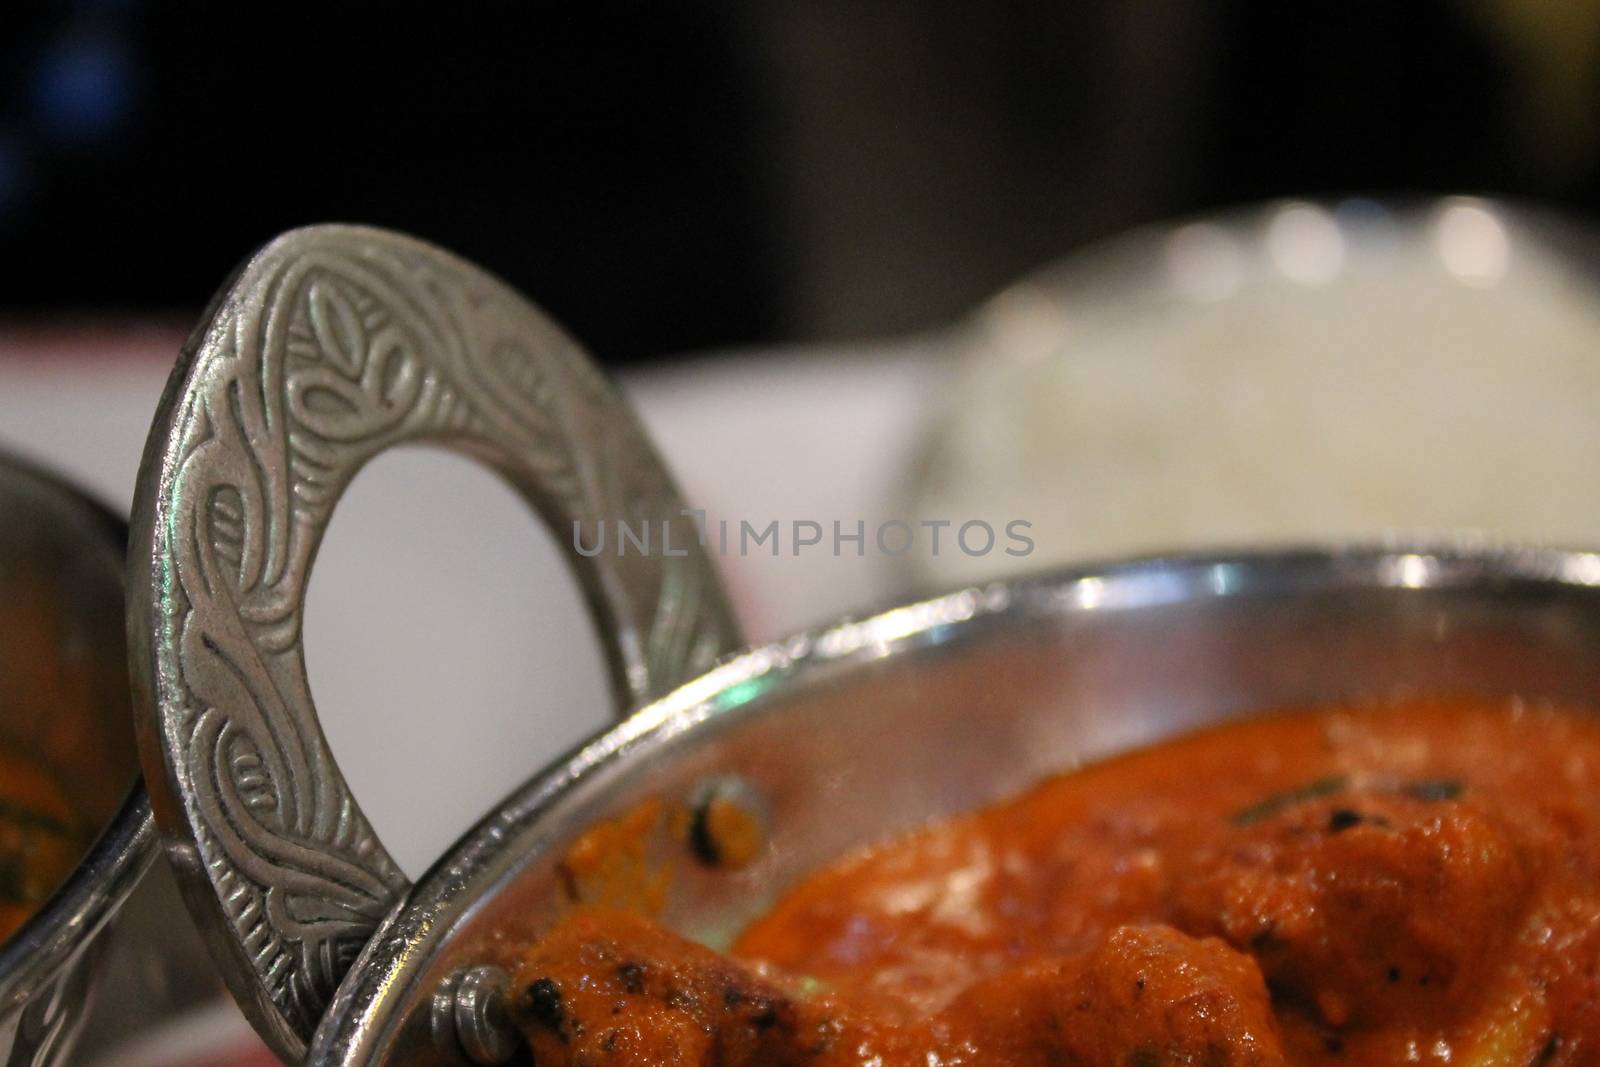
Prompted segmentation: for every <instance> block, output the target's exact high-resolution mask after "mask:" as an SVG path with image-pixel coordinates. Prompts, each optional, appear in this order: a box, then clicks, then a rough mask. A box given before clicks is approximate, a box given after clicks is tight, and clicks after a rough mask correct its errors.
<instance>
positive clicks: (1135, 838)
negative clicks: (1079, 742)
mask: <svg viewBox="0 0 1600 1067" xmlns="http://www.w3.org/2000/svg"><path fill="white" fill-rule="evenodd" d="M512 993H513V995H512V1000H511V1010H512V1013H513V1015H514V1017H515V1019H516V1021H517V1023H518V1025H519V1027H520V1028H521V1029H522V1030H523V1032H524V1033H525V1034H526V1036H527V1038H528V1041H529V1044H530V1046H531V1048H532V1050H533V1054H534V1058H535V1061H536V1062H537V1063H538V1064H540V1067H551V1065H556V1064H573V1065H578V1064H618V1065H622V1064H723V1065H743V1064H749V1065H782V1064H795V1065H800V1064H815V1065H818V1067H824V1065H826V1067H845V1065H849V1067H896V1065H908V1067H909V1065H912V1064H915V1065H917V1067H930V1065H952V1064H993V1065H1002V1067H1011V1065H1016V1067H1022V1065H1040V1067H1043V1065H1054V1064H1084V1065H1091V1064H1093V1065H1100V1064H1105V1065H1126V1067H1156V1065H1158V1064H1207V1065H1218V1067H1220V1065H1227V1064H1261V1065H1267V1064H1297V1065H1300V1064H1305V1065H1312V1064H1314V1065H1329V1064H1363V1065H1367V1064H1370V1065H1379V1064H1402V1063H1433V1064H1446V1063H1451V1064H1473V1065H1485V1067H1487V1065H1491V1064H1492V1065H1523V1064H1576V1063H1589V1062H1594V1061H1595V1059H1596V1057H1597V1055H1600V721H1597V720H1595V719H1594V718H1593V717H1592V716H1590V715H1587V714H1585V713H1582V712H1578V711H1574V710H1566V709H1562V708H1557V707H1550V706H1542V705H1541V706H1530V705H1528V704H1525V703H1523V702H1520V701H1507V700H1494V701H1491V700H1486V699H1477V698H1440V697H1431V698H1409V699H1404V700H1392V701H1383V702H1366V703H1351V704H1344V705H1340V706H1331V707H1326V708H1317V709H1310V710H1301V711H1295V712H1292V713H1290V712H1285V713H1281V714H1275V715H1270V716H1266V717H1263V718H1259V719H1255V720H1247V721H1243V722H1238V723H1234V724H1231V725H1225V726H1221V727H1216V728H1212V729H1210V730H1207V731H1204V732H1200V733H1195V734H1191V735H1189V736H1186V737H1183V738H1179V739H1177V740H1173V741H1168V742H1165V743H1162V744H1159V745H1156V746H1154V747H1150V748H1146V749H1143V750H1139V751H1136V752H1134V753H1132V754H1128V755H1124V756H1121V757H1118V758H1115V759H1111V760H1108V761H1105V762H1101V763H1098V764H1094V765H1091V766H1089V767H1087V768H1084V769H1081V770H1077V771H1075V772H1073V773H1068V774H1064V775H1061V776H1059V777H1056V778H1052V779H1049V780H1047V781H1044V782H1042V783H1040V784H1038V785H1037V786H1035V787H1033V788H1032V789H1030V790H1028V791H1027V792H1025V793H1023V794H1022V795H1020V796H1018V797H1015V798H1013V799H1010V800H1007V801H1004V802H1001V803H999V804H996V805H993V806H990V807H987V808H985V809H982V810H979V811H976V812H973V813H971V814H967V815H963V816H957V817H955V818H951V819H947V820H943V821H939V822H936V823H934V824H932V825H929V826H927V827H925V828H923V829H920V830H917V831H914V832H912V833H910V834H907V835H903V836H900V837H898V838H895V839H891V840H888V841H886V842H883V843H879V844H876V845H873V846H870V847H868V848H866V849H864V850H861V851H858V852H856V853H855V854H853V855H849V856H847V857H845V858H843V859H841V860H839V861H837V862H834V863H832V864H831V865H828V866H826V867H825V868H823V869H820V870H818V871H816V872H814V873H813V874H811V875H810V876H808V877H806V878H804V879H803V880H801V881H800V882H799V883H798V884H796V885H794V886H793V887H792V888H791V889H790V890H789V891H788V892H787V893H786V894H785V895H784V896H782V897H781V899H780V900H779V901H778V903H777V904H776V906H775V907H773V908H772V909H770V911H768V912H767V913H766V914H765V915H764V916H762V917H760V918H759V919H757V920H756V921H755V922H753V923H752V924H750V925H749V926H747V927H746V928H745V929H744V931H743V932H742V933H741V934H740V935H739V936H738V938H737V939H736V940H735V941H734V943H733V945H732V946H731V951H730V952H728V953H727V954H721V953H717V952H714V951H713V950H711V949H709V948H705V947H703V946H701V945H699V944H697V943H694V942H692V941H690V940H687V939H684V938H682V937H680V936H678V935H676V934H673V933H671V932H669V931H668V930H667V929H666V928H665V927H664V926H659V925H657V924H656V923H654V922H652V921H651V920H649V919H647V918H643V917H641V916H640V915H639V914H638V913H637V912H636V911H628V910H618V909H605V908H600V907H594V906H586V905H582V904H579V905H577V906H575V907H574V908H573V909H572V910H571V911H570V912H569V913H568V914H567V915H566V917H565V918H564V919H563V920H562V921H561V922H560V923H559V924H558V925H556V926H555V927H554V928H553V929H552V930H551V932H550V933H549V934H548V935H547V936H546V937H545V938H544V939H543V940H542V941H541V942H539V943H538V944H537V945H535V946H534V947H533V948H532V949H531V950H530V951H529V952H528V953H527V954H526V957H525V959H524V960H523V962H522V965H521V967H520V969H519V970H518V972H517V973H516V975H515V976H514V980H513V984H512Z"/></svg>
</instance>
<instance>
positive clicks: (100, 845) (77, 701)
mask: <svg viewBox="0 0 1600 1067" xmlns="http://www.w3.org/2000/svg"><path fill="white" fill-rule="evenodd" d="M125 537H126V533H125V530H124V526H123V523H122V522H121V521H120V520H118V519H116V518H115V517H113V516H112V515H111V514H110V513H108V512H106V511H104V510H103V509H101V508H100V507H99V506H98V505H96V504H94V503H92V502H90V501H88V500H87V499H85V498H84V497H82V496H81V495H79V494H78V493H77V492H76V491H74V490H72V489H70V488H68V487H67V486H65V485H63V484H61V483H60V482H57V481H55V480H53V479H51V478H48V477H46V476H44V475H42V474H39V473H37V472H35V471H33V470H31V469H29V468H27V467H24V466H22V465H20V464H17V463H14V462H11V461H7V460H5V459H3V458H0V744H4V746H5V747H6V748H7V749H8V750H9V751H13V752H16V753H18V754H19V755H20V754H24V753H25V754H27V755H28V756H29V757H32V758H37V759H38V760H40V761H41V763H42V764H43V765H45V766H47V767H48V769H49V770H50V771H51V772H53V773H54V774H56V775H57V776H59V777H60V778H61V779H62V781H63V785H64V786H65V787H66V791H67V793H68V796H69V799H70V801H71V803H72V804H74V805H75V806H76V808H77V811H76V814H77V816H78V817H79V818H80V819H81V820H82V822H83V823H84V824H85V825H90V826H99V827H103V828H104V829H103V830H102V832H101V833H100V835H99V837H98V838H97V839H96V840H95V841H94V843H93V844H92V845H91V846H89V849H88V851H87V853H86V854H85V855H84V856H83V858H82V859H81V860H80V861H79V864H78V866H77V868H76V869H75V870H74V871H73V872H72V873H71V874H70V875H68V876H67V878H66V880H65V881H64V882H63V883H62V884H61V886H60V887H59V888H57V890H56V891H55V892H54V894H53V895H52V896H50V897H49V899H47V900H46V901H45V902H44V903H43V904H42V905H41V906H40V907H39V908H38V910H37V911H35V912H34V913H33V915H32V916H31V917H30V918H29V919H28V920H27V921H26V922H25V923H24V924H23V925H22V926H21V927H20V928H19V929H18V930H17V931H16V932H15V933H14V934H13V935H12V936H11V937H10V938H8V939H7V940H6V941H5V942H4V943H3V944H0V1061H3V1062H4V1063H6V1064H8V1065H19V1067H20V1065H26V1067H44V1065H46V1064H60V1063H65V1062H66V1061H67V1059H68V1057H69V1056H70V1055H71V1052H72V1048H73V1044H74V1041H75V1040H76V1038H77V1036H78V1032H79V1028H80V1027H81V1025H82V1024H83V1022H84V1019H85V1016H86V1012H87V1005H88V1003H89V1000H90V993H91V987H92V986H93V985H94V984H95V982H96V980H97V978H98V972H99V970H100V965H101V963H102V960H103V958H104V956H105V952H106V947H107V943H108V937H107V936H106V935H105V931H106V927H107V925H108V923H110V921H111V920H112V918H113V916H115V915H116V913H117V911H118V909H119V908H121V906H122V905H123V903H124V901H125V900H126V899H127V897H128V895H129V893H130V892H131V891H132V890H133V888H134V886H135V884H136V883H138V881H139V879H140V877H141V876H142V875H143V873H144V871H145V869H146V868H147V867H148V866H149V863H150V861H151V859H152V858H153V857H154V856H155V829H154V826H153V825H152V823H151V821H150V806H149V803H148V801H147V800H146V799H145V796H144V790H143V789H142V788H138V787H136V786H135V787H134V788H133V789H132V791H131V792H130V786H134V783H135V782H136V780H137V776H138V763H137V760H136V759H135V756H134V750H133V735H132V731H130V730H129V728H128V717H129V714H130V712H129V708H128V684H127V675H126V667H125V664H124V661H125V654H124V651H123V630H122V626H121V616H122V568H123V545H124V541H125ZM41 659H43V660H47V661H48V662H47V663H45V664H41V663H40V660H41ZM40 674H47V675H49V676H50V677H51V678H53V679H54V680H55V681H56V682H57V683H59V684H58V685H56V686H55V687H53V688H52V689H51V690H50V691H48V692H41V691H39V690H38V688H37V686H36V683H34V682H33V681H32V679H36V678H38V677H39V675H40Z"/></svg>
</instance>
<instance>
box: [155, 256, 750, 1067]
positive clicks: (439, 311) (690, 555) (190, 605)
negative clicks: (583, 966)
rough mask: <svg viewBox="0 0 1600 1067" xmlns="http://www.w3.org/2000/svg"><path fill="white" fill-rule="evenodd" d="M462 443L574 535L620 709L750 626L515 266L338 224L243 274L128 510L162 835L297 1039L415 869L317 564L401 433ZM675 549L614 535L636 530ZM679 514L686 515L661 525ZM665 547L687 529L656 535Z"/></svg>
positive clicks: (206, 920) (272, 1024)
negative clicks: (313, 653) (336, 743)
mask: <svg viewBox="0 0 1600 1067" xmlns="http://www.w3.org/2000/svg"><path fill="white" fill-rule="evenodd" d="M416 441H431V442H435V443H438V444H441V445H444V446H447V447H450V448H455V449H459V450H462V451H466V452H468V453H470V454H472V455H474V456H477V457H479V458H480V459H482V460H484V461H485V462H487V463H488V464H490V465H491V466H492V467H493V468H495V469H496V470H497V471H499V472H500V473H501V474H502V475H503V476H504V477H505V478H506V479H507V480H508V481H509V482H510V483H511V484H512V486H514V487H515V488H516V489H517V490H518V491H520V492H521V494H522V495H523V496H524V497H525V498H526V499H527V500H528V502H529V503H530V504H531V505H533V506H534V507H535V508H536V509H537V510H538V511H539V512H540V513H541V514H542V515H543V516H545V518H546V519H547V521H549V522H551V523H553V524H554V525H555V527H556V529H557V530H558V531H559V532H560V537H559V539H561V540H565V537H566V534H567V532H568V531H570V530H571V529H572V524H574V523H580V524H583V527H584V529H585V530H587V531H589V533H588V534H586V538H587V542H586V543H587V544H590V545H592V544H593V543H594V537H595V536H596V535H597V532H598V529H599V528H601V527H600V524H605V526H607V527H610V528H611V529H612V530H613V533H612V538H613V543H612V547H611V548H610V549H608V550H607V551H605V552H602V553H599V554H595V555H589V554H588V553H587V551H585V552H584V553H578V552H573V553H572V561H573V563H574V565H575V566H576V567H577V569H578V571H579V574H580V576H581V579H582V581H583V584H584V587H585V590H586V592H587V594H588V598H589V600H590V602H591V605H592V607H593V609H594V610H595V612H596V613H597V614H598V616H599V619H600V622H601V630H602V633H603V635H604V637H605V640H606V642H607V651H608V654H609V657H610V660H611V665H612V667H613V670H614V672H615V676H616V678H617V680H618V689H619V692H620V695H621V697H622V699H621V703H622V704H624V705H628V706H632V705H635V704H637V703H640V702H643V701H645V700H647V699H648V698H651V697H653V696H656V695H659V694H661V693H663V692H665V691H667V690H668V689H670V688H672V687H673V686H675V685H676V684H677V683H679V682H681V681H683V680H685V679H686V678H689V677H692V676H693V675H695V674H698V673H699V672H701V671H702V670H703V669H705V667H707V666H708V665H709V664H710V662H711V661H712V660H713V659H714V658H715V657H716V656H717V655H718V654H719V653H721V652H723V651H725V650H727V649H729V648H731V647H734V646H735V645H737V644H738V643H739V641H738V636H737V629H736V627H735V624H734V622H733V619H732V615H731V613H730V612H729V611H728V609H727V607H726V605H725V602H724V600H723V597H722V593H721V590H720V587H719V585H718V582H717V578H716V575H715V572H714V570H713V568H712V566H711V564H710V562H709V560H708V559H707V557H706V555H705V553H704V552H703V550H702V548H701V546H700V543H699V541H698V540H697V537H696V530H695V527H694V525H693V523H692V522H691V521H690V519H689V518H688V516H687V515H686V513H685V511H684V508H683V505H682V504H681V502H680V500H679V498H678V494H677V491H676V489H675V488H674V486H673V484H672V481H671V479H670V477H669V475H668V474H667V472H666V470H665V468H664V467H663V466H662V464H661V462H660V460H659V459H658V458H657V456H656V455H655V453H654V451H653V450H652V449H651V447H650V446H649V444H648V443H647V441H646V440H645V438H644V435H643V432H642V431H641V429H640V427H639V425H638V424H637V422H636V421H635V420H634V418H633V417H632V415H631V414H630V412H629V411H628V409H627V407H626V405H625V404H624V403H623V401H622V400H621V399H620V398H619V397H618V395H617V394H616V393H615V392H614V391H613V390H612V389H611V388H610V386H609V385H608V384H607V383H606V381H605V380H604V379H603V378H602V377H601V375H600V374H599V373H598V372H597V371H596V369H595V368H594V367H593V366H592V365H591V364H590V362H589V360H588V359H587V358H586V356H585V355H584V353H583V352H582V351H581V350H580V349H579V348H578V346H577V345H576V344H575V343H574V342H573V341H571V340H570V339H569V338H568V337H566V335H565V334H563V333H562V332H561V331H560V330H559V329H558V328H557V327H556V326H555V325H554V324H553V323H552V322H551V321H550V320H549V319H548V318H546V317H545V316H544V315H543V314H541V313H540V312H539V311H537V310H535V309H534V308H533V307H532V306H530V305H529V304H528V303H527V302H526V301H525V300H523V299H522V298H521V297H520V296H518V295H517V294H516V293H515V292H513V291H512V290H511V289H510V288H508V287H507V286H506V285H505V284H503V283H502V282H500V281H498V280H496V279H494V278H492V277H490V276H489V275H487V274H485V273H484V272H483V271H481V270H478V269H477V268H475V267H473V266H471V265H470V264H468V263H466V262H464V261H463V260H461V259H458V258H456V257H455V256H452V255H450V254H448V253H445V252H443V251H440V250H439V249H436V248H433V247H431V246H429V245H426V244H423V243H421V242H419V241H416V240H413V239H410V238H407V237H403V236H400V235H397V234H393V233H386V232H383V231H379V230H371V229H361V228H354V227H343V226H321V227H313V228H310V229H304V230H297V231H294V232H291V233H288V234H286V235H284V236H282V237H280V238H278V239H277V240H275V241H273V242H272V243H271V244H269V245H267V246H266V247H265V248H264V249H262V250H261V251H260V252H259V253H257V254H256V255H255V256H254V257H253V258H252V259H250V260H249V261H248V262H247V263H246V264H245V265H244V267H243V268H242V269H241V270H240V271H239V273H238V274H237V275H236V276H235V278H234V279H233V280H232V282H231V283H230V284H228V285H227V286H226V287H225V288H224V290H223V292H222V293H221V295H220V296H219V297H218V298H217V299H216V301H215V302H214V303H213V304H212V306H211V308H210V309H209V310H208V312H207V314H206V317H205V319H204V321H203V322H202V324H201V326H200V328H199V330H198V331H197V332H196V333H195V334H194V336H193V338H192V339H191V341H190V343H189V344H188V345H187V346H186V348H185V352H184V355H183V357H182V358H181V359H180V361H179V364H178V367H177V369H176V370H175V371H174V372H173V376H172V379H171V381H170V383H169V385H168V387H167V391H166V394H165V395H164V396H163V398H162V401H161V406H160V410H159V412H158V414H157V416H156V420H155V426H154V428H153V430H152V432H151V436H150V441H149V443H148V445H147V446H146V452H145V457H144V465H143V468H142V470H141V472H140V476H139V486H138V492H137V497H136V500H135V503H134V510H133V522H132V541H131V547H130V551H129V562H128V566H129V580H128V600H129V604H128V612H129V638H130V655H131V657H132V660H133V675H134V687H135V701H136V705H137V708H138V718H139V723H140V735H141V736H140V745H141V756H142V758H143V761H144V766H145V775H146V778H147V780H148V782H149V786H150V792H151V796H152V801H153V804H154V807H155V811H156V816H157V820H158V822H159V824H160V827H161V829H162V831H163V835H164V836H165V837H166V839H167V844H168V853H169V856H170V857H171V859H172V861H173V863H174V865H175V867H176V868H177V871H178V874H179V877H180V880H181V881H182V882H183V884H184V888H185V893H186V896H187V897H188V899H189V902H190V906H191V909H192V910H193V911H194V912H195V914H196V917H197V919H198V920H199V921H200V923H201V925H202V928H203V929H204V931H205V933H206V935H207V939H208V941H209V942H210V943H211V946H212V950H213V954H214V955H215V956H216V957H217V961H218V964H219V965H220V966H221V967H222V969H223V972H224V976H225V977H226V978H227V980H228V982H229V985H230V986H231V988H232V989H233V992H234V995H235V996H236V997H237V998H238V1000H239V1002H240V1004H241V1006H242V1007H243V1008H244V1010H245V1012H246V1013H247V1014H248V1015H249V1016H250V1017H251V1019H252V1021H253V1022H254V1024H255V1025H256V1028H257V1029H258V1030H259V1031H260V1032H261V1033H262V1035H263V1036H264V1037H265V1038H266V1039H267V1040H268V1042H269V1043H270V1044H271V1045H272V1046H273V1047H274V1049H275V1050H276V1051H277V1052H278V1053H279V1054H280V1055H284V1056H287V1057H290V1058H294V1059H298V1057H299V1055H300V1053H301V1050H302V1048H303V1045H304V1040H305V1038H306V1036H307V1035H309V1034H310V1032H311V1031H312V1029H313V1028H314V1026H315V1024H316V1022H317V1020H318V1019H319V1018H320V1016H321V1015H322V1012H323V1009H324V1007H325V1006H326V1004H327V1003H328V1000H329V998H330V997H331V995H332V994H333V991H334V989H335V987H336V986H337V984H338V982H339V980H340V978H341V977H342V976H343V975H344V973H345V971H346V970H347V969H348V967H349V965H350V963H351V961H352V960H353V958H354V957H355V955H356V953H357V952H358V951H359V950H360V948H361V947H362V946H363V945H364V944H365V943H366V941H367V939H368V938H369V937H370V936H371V934H372V932H373V931H374V929H375V928H376V927H377V925H378V923H379V922H380V921H381V920H382V919H383V918H384V917H385V916H386V915H388V913H389V912H390V910H391V909H392V908H393V906H394V905H395V903H396V902H397V901H398V899H399V898H400V896H401V894H402V893H403V892H404V891H405V889H406V888H407V884H406V880H405V878H404V876H403V875H402V874H401V873H400V870H399V868H398V867H397V866H396V865H395V863H394V862H393V860H391V858H390V857H389V855H388V853H387V852H385V851H384V849H383V846H382V845H381V844H380V843H379V842H378V841H377V839H376V837H375V836H374V834H373V831H372V828H371V826H370V825H369V824H368V822H367V820H366V818H365V817H364V816H363V815H362V813H361V809H360V807H359V806H358V805H357V803H356V801H355V798H354V797H352V796H351V794H350V790H349V788H348V787H347V785H346V783H345V780H344V778H343V776H342V775H341V774H340V773H339V769H338V767H337V766H336V764H335V763H334V760H333V756H332V754H331V752H330V751H329V749H328V744H327V740H326V738H325V737H324V736H323V733H322V730H321V727H320V726H319V725H318V722H317V713H316V709H315V708H314V706H313V704H312V700H311V691H310V688H309V687H308V684H307V680H306V672H305V663H304V657H303V655H302V647H301V630H300V627H301V618H302V615H303V612H304V605H305V591H306V582H307V580H308V577H309V575H310V572H311V566H312V562H313V560H314V559H315V557H316V552H317V546H318V544H319V542H320V541H321V538H322V534H323V531H324V530H325V529H326V527H327V524H328V519H329V515H330V513H331V511H332V509H333V506H334V503H335V501H337V499H338V497H339V494H340V493H341V492H342V491H343V489H344V487H345V486H346V485H347V484H348V483H349V482H350V479H351V478H352V477H353V476H354V475H355V473H356V472H357V470H359V469H360V467H361V466H362V464H364V463H365V462H366V461H368V460H369V459H371V458H372V457H373V456H374V455H376V454H377V453H379V452H381V451H383V450H384V449H386V448H389V447H390V446H392V445H396V444H399V443H401V442H416ZM622 522H626V523H628V524H629V528H630V529H631V530H633V531H639V530H641V529H642V527H641V524H642V523H643V524H648V527H649V529H651V530H653V531H655V532H656V533H657V534H658V537H659V539H658V541H657V542H656V546H655V548H656V550H655V551H654V552H650V553H646V552H641V551H629V552H625V553H624V552H619V551H618V549H619V548H620V546H619V545H617V544H616V533H615V530H616V524H618V523H622ZM663 531H665V532H664V533H663ZM662 541H665V542H666V544H667V545H669V546H670V550H669V551H667V552H663V551H662Z"/></svg>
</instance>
